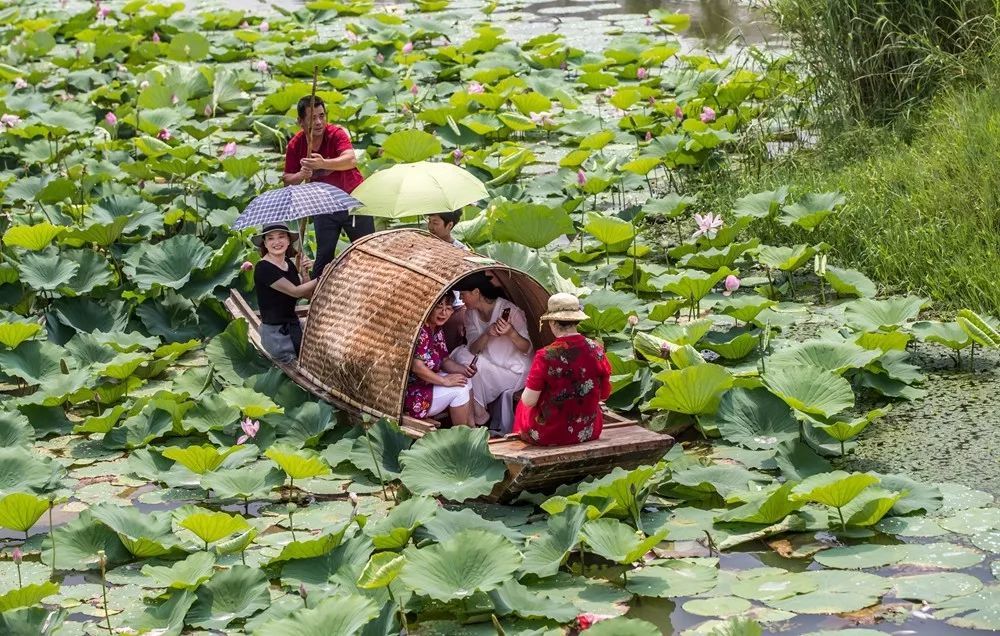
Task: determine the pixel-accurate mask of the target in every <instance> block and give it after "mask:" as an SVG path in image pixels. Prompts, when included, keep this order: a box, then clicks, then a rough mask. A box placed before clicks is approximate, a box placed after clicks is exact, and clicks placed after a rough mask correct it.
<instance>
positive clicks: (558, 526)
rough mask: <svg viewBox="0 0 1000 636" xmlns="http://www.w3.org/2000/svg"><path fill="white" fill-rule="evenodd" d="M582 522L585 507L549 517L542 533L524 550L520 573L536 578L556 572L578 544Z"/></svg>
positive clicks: (571, 507)
mask: <svg viewBox="0 0 1000 636" xmlns="http://www.w3.org/2000/svg"><path fill="white" fill-rule="evenodd" d="M586 520H587V508H586V506H569V507H568V508H567V509H566V510H565V512H562V513H561V514H558V515H554V516H552V517H549V520H548V522H547V524H546V531H545V533H544V534H542V535H541V536H540V537H538V538H537V539H534V540H532V541H530V542H529V543H528V545H527V547H526V548H525V550H524V562H523V563H522V565H521V570H522V571H523V572H526V573H528V574H535V575H537V576H540V577H547V576H552V575H553V574H555V573H556V572H558V571H559V568H560V566H562V564H563V561H565V559H566V555H568V554H569V552H570V551H571V550H573V549H574V548H576V546H577V544H578V543H579V542H580V530H581V529H582V528H583V523H584V521H586Z"/></svg>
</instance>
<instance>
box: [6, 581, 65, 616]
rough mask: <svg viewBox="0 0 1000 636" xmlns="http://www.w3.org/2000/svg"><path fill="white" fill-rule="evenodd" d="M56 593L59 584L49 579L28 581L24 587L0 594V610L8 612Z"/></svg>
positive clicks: (28, 605)
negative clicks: (37, 581) (40, 581)
mask: <svg viewBox="0 0 1000 636" xmlns="http://www.w3.org/2000/svg"><path fill="white" fill-rule="evenodd" d="M58 593H59V585H58V584H56V583H52V582H51V581H46V582H45V583H29V584H28V585H25V586H24V587H20V588H18V589H16V590H10V591H9V592H6V593H4V594H0V612H8V611H10V610H12V609H18V608H20V607H30V606H32V605H35V604H37V603H39V602H40V601H41V600H42V599H43V598H45V597H46V596H52V595H53V594H58Z"/></svg>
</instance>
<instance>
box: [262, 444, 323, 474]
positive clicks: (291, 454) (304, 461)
mask: <svg viewBox="0 0 1000 636" xmlns="http://www.w3.org/2000/svg"><path fill="white" fill-rule="evenodd" d="M264 455H266V456H267V457H268V459H270V460H271V461H273V462H274V463H275V464H277V465H278V467H279V468H281V470H283V471H284V472H285V474H286V475H288V477H289V478H291V479H309V478H310V477H318V476H320V475H325V474H327V473H329V472H330V466H329V465H327V463H326V462H325V461H324V460H323V458H322V457H320V455H319V454H318V453H316V451H313V450H309V449H302V450H296V449H294V448H292V447H289V446H272V447H271V448H269V449H267V451H266V452H265V453H264Z"/></svg>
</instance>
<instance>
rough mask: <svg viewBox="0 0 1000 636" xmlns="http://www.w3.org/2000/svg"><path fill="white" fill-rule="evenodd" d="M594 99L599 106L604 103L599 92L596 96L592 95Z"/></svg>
mask: <svg viewBox="0 0 1000 636" xmlns="http://www.w3.org/2000/svg"><path fill="white" fill-rule="evenodd" d="M594 101H595V102H596V103H597V105H598V106H600V105H601V104H603V103H604V98H603V97H601V96H600V94H598V95H597V96H596V97H594Z"/></svg>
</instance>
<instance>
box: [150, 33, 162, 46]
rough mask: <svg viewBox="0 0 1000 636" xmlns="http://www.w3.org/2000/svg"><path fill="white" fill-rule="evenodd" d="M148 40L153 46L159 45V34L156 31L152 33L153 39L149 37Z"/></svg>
mask: <svg viewBox="0 0 1000 636" xmlns="http://www.w3.org/2000/svg"><path fill="white" fill-rule="evenodd" d="M150 39H151V40H152V41H153V44H159V43H160V34H159V33H157V32H156V31H153V37H151V38H150Z"/></svg>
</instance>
